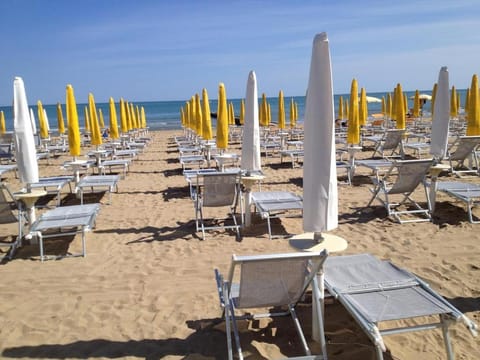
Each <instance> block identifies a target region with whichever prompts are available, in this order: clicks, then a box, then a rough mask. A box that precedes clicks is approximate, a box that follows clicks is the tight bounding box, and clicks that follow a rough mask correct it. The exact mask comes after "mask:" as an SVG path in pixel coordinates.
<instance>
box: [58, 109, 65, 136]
mask: <svg viewBox="0 0 480 360" xmlns="http://www.w3.org/2000/svg"><path fill="white" fill-rule="evenodd" d="M57 122H58V132H59V133H60V134H65V124H64V122H63V112H62V105H60V103H57Z"/></svg>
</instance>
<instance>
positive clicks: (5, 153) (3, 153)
mask: <svg viewBox="0 0 480 360" xmlns="http://www.w3.org/2000/svg"><path fill="white" fill-rule="evenodd" d="M13 158H14V155H13V144H12V143H2V144H0V159H13Z"/></svg>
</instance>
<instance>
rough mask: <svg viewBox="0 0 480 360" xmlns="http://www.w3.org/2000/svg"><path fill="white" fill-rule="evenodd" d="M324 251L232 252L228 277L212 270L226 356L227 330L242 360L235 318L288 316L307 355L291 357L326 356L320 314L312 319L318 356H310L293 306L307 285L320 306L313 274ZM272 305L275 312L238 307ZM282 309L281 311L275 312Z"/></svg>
mask: <svg viewBox="0 0 480 360" xmlns="http://www.w3.org/2000/svg"><path fill="white" fill-rule="evenodd" d="M326 258H327V252H326V251H325V250H323V251H322V252H319V253H315V252H311V253H287V254H272V255H253V256H236V255H233V257H232V263H231V265H230V271H229V273H228V278H227V279H225V278H224V277H223V276H222V275H221V274H220V272H219V271H218V269H215V278H216V281H217V289H218V295H219V297H220V306H221V308H222V317H225V324H226V333H227V348H228V359H229V360H231V359H233V345H232V335H231V330H232V328H233V334H234V339H235V344H236V350H237V353H238V358H239V359H243V353H242V347H241V344H240V334H239V331H238V326H237V320H240V319H258V318H265V317H274V316H285V315H291V317H292V319H293V323H294V325H295V328H296V331H297V333H298V335H299V337H300V340H301V342H302V345H303V348H304V351H305V354H306V355H307V356H303V357H295V359H312V360H313V359H326V358H327V352H326V343H325V334H324V330H323V329H324V327H323V314H322V313H321V312H318V313H317V316H316V319H315V321H317V322H318V328H319V330H320V344H321V349H322V354H321V355H311V351H310V348H309V346H308V344H307V341H306V339H305V335H304V333H303V331H302V328H301V325H300V321H299V319H298V317H297V315H296V312H295V307H296V305H297V303H298V302H299V301H300V300H301V299H302V297H303V295H304V293H305V291H306V290H307V288H308V287H309V285H311V287H312V297H313V301H314V303H316V306H317V309H320V299H321V296H322V294H320V288H319V284H318V282H317V273H318V272H320V271H321V270H322V266H323V263H324V262H325V259H326ZM267 307H274V308H276V309H274V310H275V311H276V312H268V313H262V314H252V313H248V314H245V313H242V314H237V313H238V312H240V311H241V310H245V309H248V310H249V311H250V310H251V309H259V308H267ZM280 310H282V311H281V312H279V311H280Z"/></svg>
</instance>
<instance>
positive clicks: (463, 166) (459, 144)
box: [446, 136, 480, 177]
mask: <svg viewBox="0 0 480 360" xmlns="http://www.w3.org/2000/svg"><path fill="white" fill-rule="evenodd" d="M479 145H480V136H460V137H458V138H457V139H456V140H455V141H454V142H453V143H452V145H451V146H450V147H449V148H448V150H447V157H446V159H447V160H448V162H449V164H450V172H451V173H452V174H455V175H457V176H459V177H460V176H461V175H462V174H468V173H470V174H478V171H479V168H478V158H477V153H476V151H475V150H476V149H477V148H478V146H479ZM466 161H467V163H465V162H466ZM472 165H473V166H472Z"/></svg>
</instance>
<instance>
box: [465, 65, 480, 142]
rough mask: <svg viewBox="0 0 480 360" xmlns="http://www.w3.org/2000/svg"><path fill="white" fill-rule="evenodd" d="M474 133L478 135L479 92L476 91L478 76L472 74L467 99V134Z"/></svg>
mask: <svg viewBox="0 0 480 360" xmlns="http://www.w3.org/2000/svg"><path fill="white" fill-rule="evenodd" d="M476 135H480V94H479V91H478V76H477V74H474V75H473V76H472V85H471V86H470V97H469V99H468V122H467V136H476Z"/></svg>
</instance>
